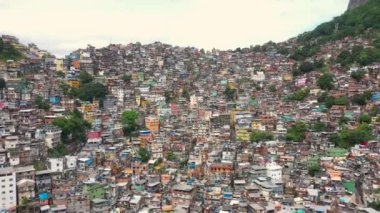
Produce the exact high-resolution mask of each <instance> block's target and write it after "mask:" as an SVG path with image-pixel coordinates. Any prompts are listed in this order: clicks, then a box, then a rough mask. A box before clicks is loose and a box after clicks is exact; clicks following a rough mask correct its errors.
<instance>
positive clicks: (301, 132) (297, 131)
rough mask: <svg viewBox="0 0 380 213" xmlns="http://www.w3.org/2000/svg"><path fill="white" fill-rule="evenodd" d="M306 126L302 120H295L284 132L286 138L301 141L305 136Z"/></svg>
mask: <svg viewBox="0 0 380 213" xmlns="http://www.w3.org/2000/svg"><path fill="white" fill-rule="evenodd" d="M307 130H308V128H307V126H306V124H305V123H303V122H296V123H295V124H294V125H293V126H292V127H290V128H289V129H288V131H287V134H286V140H288V141H295V142H302V141H303V140H304V139H305V137H306V132H307Z"/></svg>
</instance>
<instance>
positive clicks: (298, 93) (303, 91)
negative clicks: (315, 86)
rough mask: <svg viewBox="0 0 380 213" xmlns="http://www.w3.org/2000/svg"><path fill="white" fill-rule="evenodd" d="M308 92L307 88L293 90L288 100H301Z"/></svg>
mask: <svg viewBox="0 0 380 213" xmlns="http://www.w3.org/2000/svg"><path fill="white" fill-rule="evenodd" d="M309 94H310V90H309V89H300V90H297V91H295V92H294V93H293V94H292V95H290V97H289V99H290V100H295V101H303V100H305V98H306V97H308V96H309Z"/></svg>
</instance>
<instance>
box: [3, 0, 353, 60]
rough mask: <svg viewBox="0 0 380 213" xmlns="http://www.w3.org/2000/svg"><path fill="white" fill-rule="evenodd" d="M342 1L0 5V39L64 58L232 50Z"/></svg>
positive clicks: (301, 23) (322, 16)
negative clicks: (110, 49)
mask: <svg viewBox="0 0 380 213" xmlns="http://www.w3.org/2000/svg"><path fill="white" fill-rule="evenodd" d="M348 1H349V0H0V34H11V35H15V36H17V37H19V38H20V40H21V42H23V43H29V42H34V43H36V44H37V45H38V46H39V47H40V48H42V49H47V50H48V51H50V52H52V53H54V54H57V55H59V56H63V55H65V54H68V53H69V52H70V51H73V50H75V49H78V48H83V47H86V45H87V44H92V45H94V46H96V47H101V46H105V45H108V44H109V43H110V42H112V43H123V44H127V43H130V42H137V41H140V42H141V43H150V42H154V41H161V42H164V43H169V44H172V45H180V46H195V47H199V48H205V49H212V48H214V47H215V48H218V49H235V48H237V47H249V46H250V45H255V44H262V43H264V42H267V41H269V40H272V41H284V40H286V39H288V38H291V37H294V36H296V35H297V34H299V33H302V32H303V31H305V30H310V29H313V28H314V27H315V26H317V25H318V24H319V23H322V22H324V21H328V20H331V19H332V18H333V17H335V16H338V15H340V14H342V13H343V12H344V11H345V10H346V8H347V5H348Z"/></svg>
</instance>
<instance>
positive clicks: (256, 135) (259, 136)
mask: <svg viewBox="0 0 380 213" xmlns="http://www.w3.org/2000/svg"><path fill="white" fill-rule="evenodd" d="M268 140H273V134H272V133H270V132H265V131H258V130H254V131H253V132H252V133H251V135H250V141H251V142H259V141H268Z"/></svg>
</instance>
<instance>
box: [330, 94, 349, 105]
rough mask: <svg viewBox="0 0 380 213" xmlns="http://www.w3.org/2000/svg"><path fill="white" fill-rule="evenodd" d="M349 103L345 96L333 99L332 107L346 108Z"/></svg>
mask: <svg viewBox="0 0 380 213" xmlns="http://www.w3.org/2000/svg"><path fill="white" fill-rule="evenodd" d="M349 103H350V101H349V100H348V98H347V97H346V96H341V97H338V98H335V100H334V105H339V106H348V104H349Z"/></svg>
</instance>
